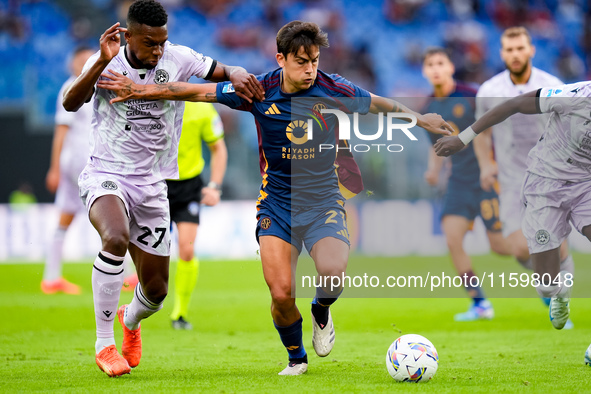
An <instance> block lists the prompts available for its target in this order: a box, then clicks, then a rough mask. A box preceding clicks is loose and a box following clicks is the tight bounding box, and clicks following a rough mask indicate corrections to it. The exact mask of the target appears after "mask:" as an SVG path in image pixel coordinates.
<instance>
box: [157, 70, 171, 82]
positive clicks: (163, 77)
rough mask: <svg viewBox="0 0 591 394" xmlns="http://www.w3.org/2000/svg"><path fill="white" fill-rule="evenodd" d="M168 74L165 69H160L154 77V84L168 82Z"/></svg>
mask: <svg viewBox="0 0 591 394" xmlns="http://www.w3.org/2000/svg"><path fill="white" fill-rule="evenodd" d="M168 78H169V77H168V72H166V70H163V69H161V68H160V69H158V70H156V75H155V76H154V82H156V83H157V84H163V83H166V82H168Z"/></svg>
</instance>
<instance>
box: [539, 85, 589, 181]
mask: <svg viewBox="0 0 591 394" xmlns="http://www.w3.org/2000/svg"><path fill="white" fill-rule="evenodd" d="M539 105H540V111H542V112H544V113H550V119H549V120H548V124H547V127H546V129H545V132H544V134H543V135H542V137H541V138H540V140H539V141H538V143H537V144H536V146H535V147H534V148H533V149H532V150H531V151H530V153H529V156H530V165H529V168H528V171H529V172H532V173H534V174H536V175H539V176H543V177H546V178H553V179H558V180H563V181H570V182H582V181H588V180H591V113H590V111H591V82H590V81H585V82H578V83H574V84H570V85H562V86H558V87H552V88H543V89H541V90H540V94H539Z"/></svg>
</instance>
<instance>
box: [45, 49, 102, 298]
mask: <svg viewBox="0 0 591 394" xmlns="http://www.w3.org/2000/svg"><path fill="white" fill-rule="evenodd" d="M94 52H95V51H94V50H93V49H91V48H89V47H79V48H76V49H75V50H74V52H73V53H72V55H71V59H70V62H69V68H70V72H71V76H70V78H68V80H67V81H66V82H64V84H63V86H62V88H61V89H60V91H59V94H58V97H57V105H56V111H55V130H54V135H53V144H52V147H51V164H50V167H49V171H48V172H47V176H46V178H45V184H46V186H47V190H49V191H50V192H52V193H56V195H55V205H56V206H57V207H58V208H59V210H60V217H59V223H58V227H57V229H56V231H55V233H54V235H53V239H52V240H51V242H50V244H49V248H48V251H47V258H46V260H45V270H44V272H43V280H42V281H41V291H43V292H44V293H45V294H54V293H59V292H63V293H66V294H80V287H79V286H78V285H75V284H73V283H70V282H68V281H67V280H65V279H64V278H63V277H62V253H63V246H64V238H65V237H66V232H67V230H68V228H69V227H70V224H71V223H72V220H74V216H75V214H76V213H78V212H80V211H83V210H84V205H83V204H82V201H80V195H79V191H78V176H79V175H80V173H81V172H82V170H83V169H84V166H85V165H86V161H87V160H88V155H89V138H90V128H91V121H92V105H91V104H86V105H83V106H82V108H80V109H79V110H78V111H77V112H67V111H66V110H65V109H64V106H63V105H62V99H63V95H64V91H65V90H66V89H67V88H68V87H69V86H70V84H71V83H72V82H74V80H75V79H76V78H77V77H78V76H79V75H80V74H81V73H82V67H84V63H86V61H87V60H88V58H89V57H90V56H92V54H93V53H94ZM56 191H57V192H56Z"/></svg>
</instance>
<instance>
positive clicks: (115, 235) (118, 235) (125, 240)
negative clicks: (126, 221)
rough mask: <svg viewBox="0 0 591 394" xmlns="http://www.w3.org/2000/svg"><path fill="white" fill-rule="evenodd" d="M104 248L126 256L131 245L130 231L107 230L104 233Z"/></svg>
mask: <svg viewBox="0 0 591 394" xmlns="http://www.w3.org/2000/svg"><path fill="white" fill-rule="evenodd" d="M102 241H103V250H105V251H107V252H109V253H113V254H114V255H116V256H124V255H125V252H126V251H127V247H128V245H129V233H128V232H126V231H107V232H105V233H104V234H103V235H102Z"/></svg>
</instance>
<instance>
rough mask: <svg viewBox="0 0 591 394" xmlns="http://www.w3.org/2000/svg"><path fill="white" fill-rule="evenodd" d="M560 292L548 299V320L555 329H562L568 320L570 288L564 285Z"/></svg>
mask: <svg viewBox="0 0 591 394" xmlns="http://www.w3.org/2000/svg"><path fill="white" fill-rule="evenodd" d="M560 293H562V294H559V295H556V296H554V297H552V299H551V300H550V321H551V322H552V325H553V326H554V328H555V329H557V330H562V329H563V328H564V326H565V325H566V322H567V321H568V316H569V315H570V308H569V306H568V304H569V302H570V293H571V288H570V287H566V286H565V287H563V289H562V290H561V291H560Z"/></svg>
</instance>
